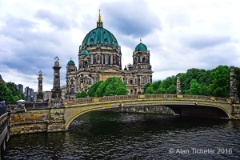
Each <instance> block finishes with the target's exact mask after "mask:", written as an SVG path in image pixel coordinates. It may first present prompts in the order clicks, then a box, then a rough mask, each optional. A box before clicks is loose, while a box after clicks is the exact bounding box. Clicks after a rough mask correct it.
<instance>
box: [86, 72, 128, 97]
mask: <svg viewBox="0 0 240 160" xmlns="http://www.w3.org/2000/svg"><path fill="white" fill-rule="evenodd" d="M127 93H128V91H127V88H126V85H125V83H124V82H123V81H122V80H121V79H120V78H118V77H111V78H108V79H107V80H106V81H104V82H99V83H98V82H97V83H95V84H94V85H93V87H92V86H91V87H90V88H89V95H90V96H95V97H102V96H110V95H125V94H127Z"/></svg>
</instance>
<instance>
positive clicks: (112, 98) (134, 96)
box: [99, 95, 139, 102]
mask: <svg viewBox="0 0 240 160" xmlns="http://www.w3.org/2000/svg"><path fill="white" fill-rule="evenodd" d="M138 98H139V95H123V96H107V97H100V98H99V102H105V101H116V100H128V99H138Z"/></svg>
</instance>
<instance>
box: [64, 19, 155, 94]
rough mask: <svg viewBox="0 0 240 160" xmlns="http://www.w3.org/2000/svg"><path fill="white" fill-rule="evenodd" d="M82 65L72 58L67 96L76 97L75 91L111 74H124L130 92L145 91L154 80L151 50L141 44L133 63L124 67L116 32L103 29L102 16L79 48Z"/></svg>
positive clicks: (102, 79)
mask: <svg viewBox="0 0 240 160" xmlns="http://www.w3.org/2000/svg"><path fill="white" fill-rule="evenodd" d="M78 64H79V65H78V68H77V66H75V63H74V62H73V61H72V60H70V61H69V62H68V64H67V73H66V97H68V98H75V94H76V93H77V92H81V91H88V88H89V87H90V86H91V85H92V84H94V83H96V82H97V81H105V80H106V79H108V78H110V77H120V78H121V79H122V80H123V81H124V82H125V84H126V87H127V90H128V94H130V95H133V94H140V93H143V92H144V86H145V84H147V83H152V73H153V72H152V67H151V64H150V51H149V50H147V47H146V45H144V44H143V43H142V40H140V43H139V44H138V45H137V46H136V48H135V51H134V52H133V64H129V65H128V66H125V68H124V70H122V52H121V47H120V46H119V45H118V42H117V40H116V38H115V37H114V35H113V34H112V33H111V32H109V31H108V30H106V29H104V28H103V23H102V21H101V16H100V15H99V19H98V22H97V28H96V29H93V30H91V31H90V32H89V33H88V34H87V35H86V37H85V38H84V40H83V42H82V45H80V47H79V51H78Z"/></svg>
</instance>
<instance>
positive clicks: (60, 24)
mask: <svg viewBox="0 0 240 160" xmlns="http://www.w3.org/2000/svg"><path fill="white" fill-rule="evenodd" d="M36 17H37V18H40V19H43V20H47V21H48V22H49V23H50V24H51V25H53V26H55V27H57V28H58V29H70V24H71V23H70V22H69V20H68V19H66V17H63V16H60V15H57V14H54V13H52V12H50V11H47V10H39V11H37V13H36Z"/></svg>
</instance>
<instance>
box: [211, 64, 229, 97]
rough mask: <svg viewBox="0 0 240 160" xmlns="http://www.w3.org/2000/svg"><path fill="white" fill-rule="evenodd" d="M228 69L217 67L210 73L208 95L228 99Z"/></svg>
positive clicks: (226, 67)
mask: <svg viewBox="0 0 240 160" xmlns="http://www.w3.org/2000/svg"><path fill="white" fill-rule="evenodd" d="M229 74H230V72H229V68H228V66H218V67H217V68H215V69H213V70H212V72H211V73H210V76H211V78H212V83H211V85H210V93H211V94H212V95H213V96H219V97H229V87H230V86H229V83H230V82H229V81H230V80H229Z"/></svg>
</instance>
